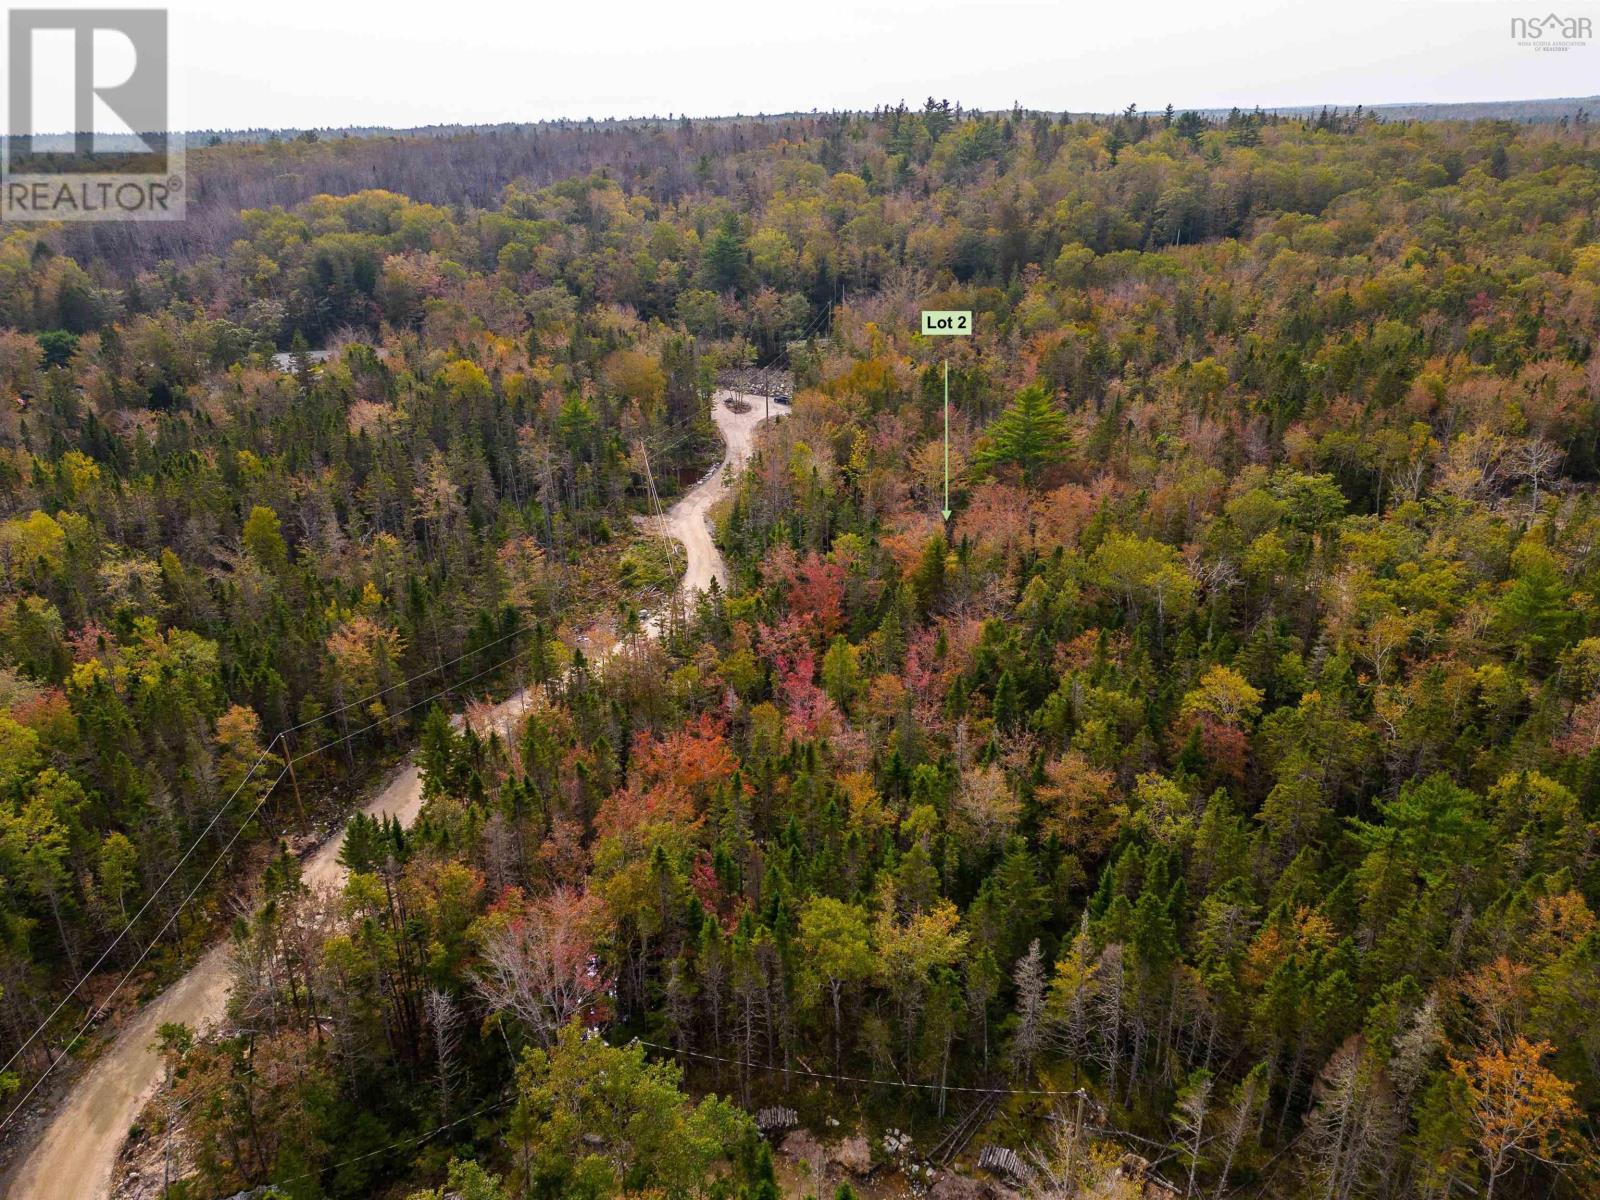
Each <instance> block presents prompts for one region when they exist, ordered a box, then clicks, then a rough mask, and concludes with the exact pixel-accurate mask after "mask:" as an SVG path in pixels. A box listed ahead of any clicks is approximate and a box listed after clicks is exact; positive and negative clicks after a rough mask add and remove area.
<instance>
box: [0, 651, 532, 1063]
mask: <svg viewBox="0 0 1600 1200" xmlns="http://www.w3.org/2000/svg"><path fill="white" fill-rule="evenodd" d="M526 632H528V627H527V626H525V625H524V626H519V627H518V628H516V629H514V630H512V631H511V632H510V633H508V634H505V635H503V636H501V637H498V638H496V639H495V640H494V641H492V642H487V643H485V644H484V645H482V646H479V647H477V648H475V649H473V650H468V651H466V652H465V653H462V654H459V655H457V656H456V657H455V658H453V659H451V660H450V661H449V662H448V663H436V664H434V665H433V666H431V667H429V668H428V669H427V670H426V671H422V672H420V673H418V674H416V675H413V676H411V677H410V678H409V679H402V680H401V681H400V682H398V683H392V684H390V685H389V686H388V687H386V688H381V689H379V690H378V691H376V692H373V693H372V694H371V695H368V696H363V697H360V698H359V699H356V700H352V701H350V702H349V703H347V704H344V705H342V706H341V707H339V708H336V709H332V710H331V711H329V712H326V713H322V714H321V715H319V716H317V717H313V718H311V719H310V720H308V721H302V722H301V723H300V724H298V725H291V726H290V727H289V728H288V729H285V730H281V731H280V732H278V733H276V734H274V735H273V737H272V740H271V741H269V742H268V743H267V744H266V745H265V746H263V747H262V748H261V752H260V753H259V754H257V755H256V759H255V761H254V762H252V763H251V764H250V769H249V770H248V771H246V772H245V775H244V778H243V779H241V780H240V781H239V784H238V786H237V787H235V788H234V789H233V793H232V794H231V795H230V796H229V797H228V798H227V800H225V801H224V802H223V803H222V804H221V806H219V807H218V808H217V810H216V812H214V813H213V814H212V815H211V820H210V821H208V822H207V823H206V827H205V828H204V829H202V830H201V831H200V834H199V836H198V837H196V838H195V840H194V841H193V842H192V843H191V844H190V846H189V848H188V849H187V850H185V851H184V852H183V857H182V858H180V859H179V860H178V862H177V864H176V865H175V866H174V867H173V868H172V870H171V871H169V872H167V876H166V878H165V879H163V880H162V881H161V882H160V883H159V884H157V885H156V888H155V890H154V891H152V892H151V893H150V895H149V896H147V897H146V898H145V901H144V903H143V904H141V905H140V906H139V910H138V911H137V912H136V913H134V914H133V917H132V918H131V919H130V920H129V921H128V922H127V924H125V925H124V926H123V927H122V928H121V929H120V930H118V932H117V936H116V937H114V938H112V939H111V943H110V944H109V945H108V946H106V948H105V949H104V950H102V951H101V952H100V957H98V958H97V959H95V961H94V964H93V965H92V966H90V968H89V969H88V970H87V971H85V972H84V973H83V975H82V976H81V977H80V978H79V979H78V982H76V983H75V984H73V985H72V987H71V988H70V989H68V991H67V993H66V995H64V996H62V997H61V1000H60V1002H59V1003H57V1004H56V1006H55V1008H53V1009H51V1010H50V1015H49V1016H47V1017H46V1018H45V1019H44V1020H43V1021H41V1022H40V1023H39V1025H38V1027H37V1028H36V1029H34V1031H33V1032H32V1033H30V1034H29V1035H28V1036H27V1038H25V1039H24V1040H23V1042H22V1044H21V1045H20V1046H18V1047H17V1048H16V1050H14V1051H13V1052H12V1054H11V1057H10V1058H8V1059H6V1061H5V1064H4V1065H3V1066H0V1074H4V1073H5V1072H6V1071H7V1070H9V1069H10V1067H11V1065H12V1064H13V1063H15V1062H16V1061H17V1059H18V1058H19V1057H21V1055H22V1054H23V1052H24V1051H26V1050H27V1048H28V1047H29V1046H31V1045H32V1044H33V1042H34V1040H35V1039H36V1038H37V1037H38V1036H39V1035H40V1034H41V1033H43V1032H44V1030H45V1029H46V1028H48V1027H49V1025H50V1022H52V1021H54V1020H55V1019H56V1017H57V1016H59V1015H60V1013H61V1010H62V1009H63V1008H65V1007H66V1005H67V1002H68V1001H69V1000H71V999H72V998H73V997H74V996H75V995H77V994H78V989H79V988H81V987H83V985H84V984H85V983H87V982H88V981H89V978H90V976H92V975H93V974H94V973H95V972H96V971H98V970H99V969H100V967H101V966H102V965H103V964H104V963H105V961H106V959H107V958H108V957H110V955H111V952H112V951H113V950H115V949H116V948H117V947H118V946H119V945H121V944H122V939H123V938H125V937H127V935H128V933H129V932H130V931H131V930H132V929H133V928H134V927H135V926H137V925H138V923H139V921H140V919H141V918H142V917H143V916H144V914H145V913H146V912H148V911H149V908H150V906H151V905H152V904H154V903H155V901H156V898H157V897H159V896H160V895H161V893H162V892H164V891H166V889H167V886H168V885H169V884H171V882H172V881H173V879H175V878H176V877H177V875H178V872H179V871H181V870H182V869H183V865H184V863H186V862H188V861H189V858H190V856H192V855H193V854H194V852H195V851H196V850H198V849H199V848H200V844H201V843H202V842H204V841H205V840H206V838H207V837H208V836H209V835H210V833H211V831H212V829H214V828H215V827H216V824H217V822H218V821H220V820H221V819H222V815H223V814H224V813H226V812H227V811H228V809H230V808H231V807H233V802H234V801H235V800H236V799H238V798H239V793H240V792H242V791H243V790H244V787H245V785H246V784H247V783H249V782H250V780H251V778H252V777H253V776H254V775H255V773H256V769H257V768H258V767H260V766H261V764H262V763H263V762H265V761H266V760H267V757H268V756H269V755H270V754H271V753H272V748H273V747H274V746H276V745H277V744H278V743H279V742H280V741H282V740H283V739H284V738H285V737H286V736H287V735H288V734H291V733H294V732H296V731H298V730H301V729H305V728H307V727H308V726H311V725H314V724H316V722H318V721H321V720H325V719H327V718H328V717H331V716H337V715H338V714H339V713H342V712H346V711H348V710H349V709H351V708H354V707H356V706H357V705H362V704H368V703H370V702H371V701H373V700H376V699H377V698H378V697H380V696H383V695H386V694H388V693H389V692H392V691H394V690H395V689H396V688H401V687H407V686H409V685H411V684H413V683H416V682H417V681H419V680H422V679H426V678H427V677H428V676H429V675H432V674H433V673H434V672H435V671H439V670H442V669H443V668H444V667H446V666H454V665H455V664H456V663H458V662H461V661H462V660H463V659H465V658H469V657H471V656H472V655H474V654H480V653H482V652H483V651H484V650H487V649H489V648H490V647H492V646H497V645H499V644H500V643H501V642H505V641H508V640H509V639H511V638H514V637H516V636H518V635H519V634H522V633H526ZM513 657H515V656H513ZM506 661H508V662H509V661H510V660H509V659H507V660H506ZM502 665H503V664H502ZM491 669H492V668H491ZM483 673H484V672H481V671H480V672H479V673H478V674H479V675H481V674H483ZM477 677H478V676H477V675H473V676H469V677H468V678H467V679H465V680H460V681H458V685H457V686H459V683H470V682H471V681H472V680H473V679H476V678H477ZM446 690H447V691H448V690H449V689H446ZM442 694H444V693H437V694H436V695H435V696H434V697H431V698H434V699H436V698H437V696H438V695H442ZM424 703H426V701H424ZM415 707H416V705H412V706H411V708H415ZM410 710H411V709H410V708H405V709H401V710H400V711H401V712H402V713H404V712H409V711H410ZM378 723H379V724H381V722H378ZM373 727H374V726H373V725H368V726H366V727H365V729H361V730H357V731H356V733H355V734H352V735H350V736H351V737H354V736H357V735H359V734H360V733H364V732H366V730H369V729H372V728H373ZM329 744H330V745H334V744H337V742H334V743H329ZM326 748H327V747H326V746H322V747H318V750H321V749H326ZM285 749H286V750H287V749H288V747H287V746H285ZM316 752H317V751H315V750H314V751H310V752H309V753H313V754H314V753H316ZM304 757H306V755H304V754H301V755H293V756H291V757H290V758H289V760H288V762H289V763H296V762H299V761H300V760H301V759H302V758H304ZM281 777H282V776H281V775H280V778H281ZM274 782H276V781H274ZM267 790H268V792H269V793H270V792H271V790H272V789H271V788H270V787H269V788H268V789H267ZM257 807H258V808H259V806H257ZM252 815H253V814H252ZM230 844H231V843H230Z"/></svg>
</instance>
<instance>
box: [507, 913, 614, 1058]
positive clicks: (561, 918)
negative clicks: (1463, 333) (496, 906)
mask: <svg viewBox="0 0 1600 1200" xmlns="http://www.w3.org/2000/svg"><path fill="white" fill-rule="evenodd" d="M599 909H600V902H599V900H598V899H597V898H595V897H593V896H590V895H588V894H587V893H581V892H578V891H576V890H574V889H572V888H557V889H556V890H555V891H554V892H552V893H550V895H548V896H545V897H542V898H540V899H539V900H536V901H534V902H533V903H532V904H530V905H529V906H528V907H527V910H526V911H525V912H523V913H520V914H518V915H516V916H515V917H513V918H512V919H510V920H508V921H506V922H504V923H503V924H500V925H498V926H496V927H495V928H494V929H493V930H492V931H491V932H490V933H489V934H488V936H487V937H485V939H484V947H483V965H482V966H481V967H480V968H479V969H478V974H477V987H478V993H479V995H481V996H482V997H483V998H484V1000H485V1001H487V1003H488V1005H489V1007H490V1008H491V1009H492V1010H493V1011H495V1012H510V1013H512V1014H513V1015H515V1016H516V1017H517V1019H518V1020H520V1021H521V1022H522V1023H523V1024H524V1025H526V1026H527V1027H528V1029H529V1030H531V1031H532V1033H533V1035H534V1036H535V1037H536V1038H537V1039H538V1040H539V1041H540V1042H541V1043H542V1044H544V1045H546V1046H549V1045H553V1044H554V1043H555V1038H556V1034H557V1032H559V1031H560V1029H561V1027H562V1026H563V1025H565V1024H566V1023H567V1022H568V1021H570V1020H572V1019H573V1018H574V1017H577V1016H579V1015H581V1014H583V1013H585V1012H587V1011H588V1010H589V1009H590V1008H592V1007H593V1006H594V1005H595V1004H596V1003H597V1002H598V1001H599V999H600V997H601V996H602V995H603V994H604V993H605V989H606V983H607V981H606V979H605V977H604V976H603V975H602V974H601V973H600V970H599V967H598V965H597V963H596V962H595V958H594V951H593V938H592V927H593V925H594V924H595V922H596V920H597V919H598V917H599Z"/></svg>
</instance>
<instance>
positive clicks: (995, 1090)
mask: <svg viewBox="0 0 1600 1200" xmlns="http://www.w3.org/2000/svg"><path fill="white" fill-rule="evenodd" d="M634 1040H635V1041H636V1042H638V1043H639V1045H641V1046H647V1047H649V1048H650V1049H652V1050H662V1051H665V1052H666V1053H668V1054H680V1055H683V1056H684V1057H685V1058H703V1059H705V1060H706V1061H708V1062H719V1063H728V1064H730V1065H732V1066H735V1067H744V1068H745V1069H747V1070H754V1071H774V1072H777V1073H778V1074H780V1075H804V1076H805V1077H806V1078H808V1079H827V1080H832V1081H834V1082H836V1083H865V1084H869V1085H871V1086H872V1087H895V1088H906V1089H908V1090H916V1091H929V1092H977V1093H979V1094H981V1095H993V1094H999V1095H1002V1096H1079V1095H1083V1096H1087V1095H1088V1093H1087V1092H1085V1091H1084V1090H1083V1089H1082V1088H1071V1089H1066V1088H1004V1087H960V1086H957V1085H956V1084H939V1083H916V1082H914V1081H910V1080H905V1079H872V1078H869V1077H868V1076H865V1075H831V1074H829V1073H828V1072H826V1071H812V1070H808V1069H807V1068H805V1067H780V1066H776V1065H774V1064H772V1063H754V1062H745V1061H743V1060H741V1059H737V1058H725V1057H723V1056H722V1055H720V1054H702V1053H701V1052H700V1051H698V1050H679V1049H677V1048H676V1047H674V1046H663V1045H661V1044H660V1043H658V1042H647V1041H644V1040H643V1039H642V1038H635V1039H634Z"/></svg>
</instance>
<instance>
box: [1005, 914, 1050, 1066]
mask: <svg viewBox="0 0 1600 1200" xmlns="http://www.w3.org/2000/svg"><path fill="white" fill-rule="evenodd" d="M1012 978H1013V979H1014V980H1015V981H1016V984H1017V1032H1016V1036H1015V1037H1013V1038H1012V1039H1011V1062H1012V1065H1013V1066H1014V1067H1015V1068H1016V1069H1017V1070H1019V1071H1022V1072H1026V1071H1028V1070H1029V1069H1031V1068H1032V1066H1033V1060H1034V1058H1035V1057H1036V1056H1037V1055H1038V1053H1039V1047H1040V1045H1041V1044H1042V1043H1043V1041H1044V995H1045V977H1044V959H1043V957H1042V956H1041V955H1040V953H1039V939H1038V938H1034V939H1033V941H1032V942H1031V943H1030V944H1029V946H1028V952H1027V953H1026V954H1024V955H1023V956H1022V957H1021V958H1019V959H1018V960H1017V969H1016V973H1015V974H1014V975H1013V976H1012Z"/></svg>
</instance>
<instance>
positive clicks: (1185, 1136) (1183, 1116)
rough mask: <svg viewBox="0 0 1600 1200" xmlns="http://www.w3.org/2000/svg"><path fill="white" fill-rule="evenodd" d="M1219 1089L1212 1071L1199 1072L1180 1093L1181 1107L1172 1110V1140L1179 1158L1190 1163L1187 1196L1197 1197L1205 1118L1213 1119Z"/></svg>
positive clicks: (1207, 1138) (1205, 1139) (1203, 1147)
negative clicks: (1197, 1177)
mask: <svg viewBox="0 0 1600 1200" xmlns="http://www.w3.org/2000/svg"><path fill="white" fill-rule="evenodd" d="M1215 1089H1216V1084H1215V1083H1214V1082H1213V1081H1212V1078H1211V1072H1210V1071H1196V1072H1195V1073H1194V1074H1193V1075H1191V1076H1189V1079H1188V1082H1186V1083H1185V1084H1184V1085H1183V1087H1181V1088H1179V1089H1178V1104H1177V1107H1176V1108H1175V1109H1174V1110H1173V1113H1172V1117H1173V1126H1174V1129H1173V1132H1174V1133H1175V1134H1176V1137H1175V1138H1174V1139H1173V1140H1174V1142H1175V1143H1176V1144H1177V1147H1178V1151H1179V1154H1180V1155H1181V1156H1182V1157H1183V1158H1186V1159H1188V1161H1189V1181H1188V1184H1187V1186H1186V1187H1185V1188H1184V1192H1183V1194H1184V1196H1185V1197H1186V1198H1187V1197H1190V1196H1193V1195H1194V1181H1195V1176H1196V1175H1197V1174H1198V1173H1199V1171H1200V1160H1201V1157H1202V1153H1203V1151H1204V1150H1205V1147H1206V1143H1207V1142H1209V1141H1210V1140H1211V1139H1210V1138H1209V1137H1207V1136H1206V1118H1207V1117H1209V1116H1210V1115H1211V1094H1212V1092H1213V1091H1215Z"/></svg>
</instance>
